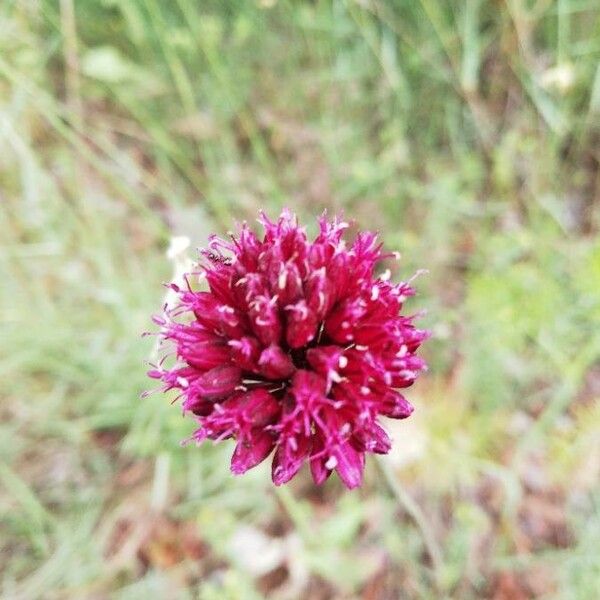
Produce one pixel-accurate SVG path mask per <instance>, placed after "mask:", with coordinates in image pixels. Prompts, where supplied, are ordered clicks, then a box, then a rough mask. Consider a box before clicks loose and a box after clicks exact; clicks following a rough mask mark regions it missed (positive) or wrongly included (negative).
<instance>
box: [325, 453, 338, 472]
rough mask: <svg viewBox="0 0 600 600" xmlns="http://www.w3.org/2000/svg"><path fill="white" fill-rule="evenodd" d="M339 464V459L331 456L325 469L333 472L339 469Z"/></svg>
mask: <svg viewBox="0 0 600 600" xmlns="http://www.w3.org/2000/svg"><path fill="white" fill-rule="evenodd" d="M337 464H338V461H337V458H336V457H335V456H330V457H329V458H328V459H327V462H326V463H325V468H326V469H329V470H332V469H335V468H336V467H337Z"/></svg>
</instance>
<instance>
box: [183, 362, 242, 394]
mask: <svg viewBox="0 0 600 600" xmlns="http://www.w3.org/2000/svg"><path fill="white" fill-rule="evenodd" d="M241 378H242V371H241V369H240V368H239V367H235V366H233V365H231V366H222V367H215V368H214V369H211V370H210V371H207V372H206V373H204V375H202V376H201V377H198V379H196V381H195V382H194V384H193V386H194V390H195V391H197V392H198V393H199V394H200V395H201V396H203V397H204V398H206V399H208V400H218V399H219V398H225V397H227V396H229V395H230V394H232V393H233V392H234V391H235V388H236V387H237V386H238V385H239V384H240V382H241Z"/></svg>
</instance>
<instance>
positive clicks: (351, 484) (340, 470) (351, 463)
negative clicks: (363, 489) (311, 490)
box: [325, 443, 365, 490]
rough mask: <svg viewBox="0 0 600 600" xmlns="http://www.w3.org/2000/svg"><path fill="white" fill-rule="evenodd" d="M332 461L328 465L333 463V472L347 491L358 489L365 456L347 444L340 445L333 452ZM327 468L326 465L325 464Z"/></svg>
mask: <svg viewBox="0 0 600 600" xmlns="http://www.w3.org/2000/svg"><path fill="white" fill-rule="evenodd" d="M332 456H333V459H334V460H332V461H331V462H330V463H329V464H330V465H333V464H334V463H335V470H336V471H337V474H338V475H339V476H340V479H341V480H342V481H343V482H344V485H345V486H346V487H347V488H348V489H349V490H351V489H353V488H355V487H359V486H360V485H361V484H362V477H363V470H364V467H365V455H364V453H363V452H358V451H357V450H355V449H354V448H353V447H352V446H351V445H350V444H349V443H345V444H342V445H341V446H339V447H338V448H336V449H335V450H334V451H333V454H332ZM325 465H326V466H327V465H328V463H327V462H326V463H325Z"/></svg>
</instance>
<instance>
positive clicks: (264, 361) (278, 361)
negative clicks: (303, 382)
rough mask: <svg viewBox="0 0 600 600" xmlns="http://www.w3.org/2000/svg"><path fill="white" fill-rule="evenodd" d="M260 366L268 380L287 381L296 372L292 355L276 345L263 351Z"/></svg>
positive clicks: (261, 371) (259, 360)
mask: <svg viewBox="0 0 600 600" xmlns="http://www.w3.org/2000/svg"><path fill="white" fill-rule="evenodd" d="M258 365H259V367H260V373H261V374H262V375H264V376H265V377H266V378H267V379H286V378H287V377H290V376H291V375H292V373H293V372H294V371H295V367H294V363H293V362H292V359H291V357H290V355H289V354H287V353H285V352H284V351H283V350H282V348H281V347H280V346H276V345H274V344H273V345H271V346H269V347H268V348H266V349H265V350H263V351H262V353H261V355H260V358H259V359H258Z"/></svg>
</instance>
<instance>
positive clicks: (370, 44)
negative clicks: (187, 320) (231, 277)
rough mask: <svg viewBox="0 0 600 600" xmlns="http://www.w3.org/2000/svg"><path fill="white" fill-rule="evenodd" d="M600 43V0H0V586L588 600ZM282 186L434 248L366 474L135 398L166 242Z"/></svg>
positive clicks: (227, 221)
mask: <svg viewBox="0 0 600 600" xmlns="http://www.w3.org/2000/svg"><path fill="white" fill-rule="evenodd" d="M599 61H600V5H599V4H598V2H597V0H559V1H552V0H506V1H500V0H461V1H456V2H444V1H442V0H412V1H411V2H400V1H393V0H327V1H326V0H319V1H313V2H310V1H292V0H279V1H277V0H255V1H251V0H240V1H232V0H230V1H223V0H221V1H211V0H205V1H202V2H197V1H193V0H172V1H171V2H161V1H160V0H60V1H56V0H2V1H0V148H1V151H0V208H1V210H0V240H1V241H0V246H1V253H0V276H1V282H2V283H1V285H0V327H1V332H0V335H1V346H0V398H1V404H0V411H1V414H2V419H1V422H0V550H1V555H0V556H1V558H0V579H1V581H2V583H1V584H0V586H1V587H0V596H2V598H7V599H24V600H30V599H36V598H44V599H46V598H48V599H71V598H77V599H81V598H84V599H88V598H89V599H104V598H117V599H137V598H161V599H162V598H166V599H170V598H175V599H179V598H183V599H186V598H194V599H195V598H199V599H200V600H255V599H259V598H276V599H282V600H295V599H308V600H330V599H335V600H337V599H341V600H346V599H360V600H395V599H400V598H407V599H420V598H426V599H427V598H432V599H437V598H461V599H463V598H465V599H469V598H493V599H495V600H508V599H516V600H522V599H526V598H559V599H563V598H564V599H573V600H581V599H593V598H597V597H598V594H599V590H600V553H599V552H598V547H599V542H600V489H599V485H598V484H599V480H600V405H599V403H598V398H599V397H600V239H599V237H598V230H599V226H600V173H599V169H598V165H599V161H600V146H599V142H600V62H599ZM282 206H289V207H290V208H292V209H293V210H294V211H296V212H297V213H298V214H299V216H300V218H301V219H302V220H303V221H304V222H306V223H310V227H312V228H313V230H314V217H315V216H317V215H319V214H320V213H321V212H322V211H323V209H324V208H327V209H328V210H329V212H330V214H331V213H335V212H343V213H344V215H345V216H346V218H350V219H354V220H356V222H357V224H358V225H359V226H360V227H361V228H364V229H376V230H379V231H380V232H381V235H382V239H383V241H384V242H385V244H386V247H387V248H389V249H390V250H400V251H401V252H402V254H403V261H402V263H401V269H400V271H399V272H398V273H396V274H395V277H398V278H407V277H409V276H410V275H411V274H412V273H413V272H414V271H415V270H416V269H418V268H427V269H429V275H427V276H422V277H421V278H419V280H418V282H417V283H418V290H419V295H418V297H417V298H416V299H414V300H411V302H410V303H409V304H408V305H407V309H408V310H409V311H417V310H420V309H422V308H426V309H427V311H428V312H427V315H426V316H425V317H424V318H423V319H422V321H421V324H422V326H424V327H429V328H431V329H432V331H433V333H434V336H433V339H432V340H431V341H429V342H428V344H426V347H425V348H424V355H425V356H426V358H427V360H428V361H429V363H430V370H429V372H428V373H426V374H425V375H424V376H423V377H422V378H421V379H420V380H419V382H418V383H417V385H415V386H414V387H413V388H412V389H411V390H410V393H409V397H410V398H411V400H412V401H413V403H414V404H415V405H416V408H417V410H416V411H415V413H414V415H413V417H412V418H411V419H409V420H408V421H404V422H400V423H395V422H394V423H390V424H389V430H390V431H391V433H392V435H393V437H394V439H395V447H394V450H393V452H392V454H391V455H390V456H389V457H388V458H387V459H386V462H385V465H386V466H387V469H386V470H385V472H382V471H381V469H380V468H379V466H378V465H377V464H376V463H375V462H374V461H371V462H369V463H368V465H367V476H366V482H365V485H364V486H363V488H362V489H360V490H358V491H354V492H352V493H349V492H347V491H345V490H343V489H342V487H341V485H340V484H339V482H338V481H337V480H333V479H332V480H331V481H329V482H327V484H326V485H324V486H323V487H322V488H319V489H315V488H314V487H313V485H312V484H311V483H310V481H309V477H308V476H307V474H306V472H303V473H302V474H301V475H300V476H299V477H298V478H296V479H295V480H294V482H293V484H292V485H290V486H289V487H287V488H284V489H283V490H277V491H276V490H275V489H274V487H273V486H272V485H271V484H270V482H269V473H268V466H267V465H264V466H262V467H260V468H258V469H255V470H254V471H252V472H250V473H249V474H248V475H246V476H244V477H242V478H234V477H233V476H231V475H230V474H229V471H228V458H229V455H230V453H231V450H232V447H231V445H228V444H222V445H221V446H219V447H212V446H211V445H206V446H203V447H202V448H200V449H196V448H194V447H185V448H181V447H180V445H179V442H180V440H181V439H182V438H185V437H187V436H189V435H190V433H191V432H192V430H193V426H194V424H193V422H192V421H191V420H187V419H185V420H184V419H182V418H181V413H180V410H179V409H178V408H177V407H173V406H170V405H169V400H170V398H167V397H164V396H161V395H154V396H151V397H149V398H147V399H144V400H140V398H139V395H140V392H141V391H142V390H144V389H146V388H148V387H152V386H153V383H152V382H151V381H149V380H148V379H147V378H146V376H145V371H146V366H145V364H144V361H145V360H147V359H148V357H149V356H150V354H151V352H152V346H153V343H154V340H153V338H141V337H140V333H141V332H143V331H145V330H147V329H151V328H152V327H153V326H152V324H151V322H150V315H151V314H152V313H154V312H157V311H158V310H160V307H161V305H162V302H163V296H164V289H163V288H162V287H161V283H162V282H164V281H168V280H169V279H170V277H171V275H172V272H173V268H174V265H173V263H172V261H171V260H169V258H168V257H167V256H166V251H167V248H168V246H169V242H170V239H171V238H172V237H173V236H179V235H186V236H188V237H189V238H190V239H191V249H192V250H193V248H194V247H196V246H201V245H203V244H204V243H205V241H206V236H207V235H208V233H210V232H213V231H214V232H217V233H224V232H226V231H227V230H229V229H231V228H233V226H234V223H235V222H236V221H239V220H242V219H248V220H250V221H253V220H254V219H255V217H256V213H257V211H258V209H260V208H264V209H265V210H266V211H267V212H268V213H269V214H271V215H272V216H275V215H276V214H277V213H278V211H279V210H280V208H281V207H282Z"/></svg>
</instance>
